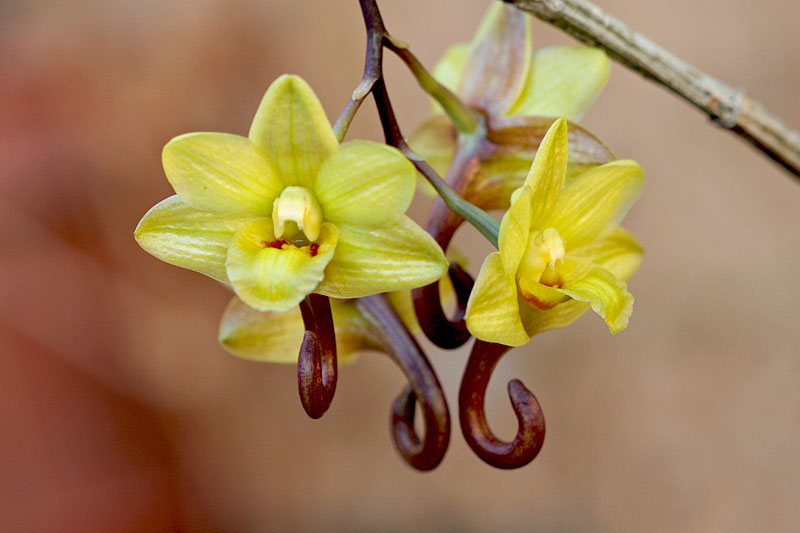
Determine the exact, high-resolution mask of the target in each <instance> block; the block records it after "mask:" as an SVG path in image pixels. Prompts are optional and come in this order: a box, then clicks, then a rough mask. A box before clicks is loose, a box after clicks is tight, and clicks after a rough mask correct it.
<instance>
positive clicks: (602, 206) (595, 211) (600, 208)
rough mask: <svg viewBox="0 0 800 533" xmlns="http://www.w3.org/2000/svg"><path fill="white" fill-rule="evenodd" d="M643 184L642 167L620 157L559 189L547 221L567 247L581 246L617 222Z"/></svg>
mask: <svg viewBox="0 0 800 533" xmlns="http://www.w3.org/2000/svg"><path fill="white" fill-rule="evenodd" d="M643 184H644V173H643V172H642V167H640V166H639V164H638V163H636V162H635V161H631V160H619V161H613V162H611V163H607V164H605V165H602V166H599V167H596V168H593V169H592V170H589V171H587V172H584V173H583V174H581V175H580V176H578V177H576V178H575V179H574V180H572V181H571V182H570V183H569V184H567V185H566V186H565V187H564V189H562V191H561V193H560V194H559V196H558V200H557V204H558V205H557V207H556V211H555V212H554V213H553V214H552V217H551V218H550V219H549V221H548V222H547V223H546V225H551V226H553V227H555V228H556V229H557V230H558V232H559V234H561V237H562V238H563V239H564V242H565V243H566V245H567V248H568V251H570V250H572V249H574V248H579V247H581V246H584V245H585V244H587V243H590V242H591V241H593V240H594V239H595V238H597V236H598V235H600V234H601V233H603V232H605V231H607V230H608V229H610V228H613V227H614V226H616V225H618V224H619V222H620V221H621V220H622V218H623V217H624V216H625V214H626V213H627V212H628V210H629V209H630V207H631V205H633V202H634V201H636V199H637V198H638V197H639V193H640V192H641V190H642V185H643Z"/></svg>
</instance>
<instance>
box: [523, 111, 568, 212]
mask: <svg viewBox="0 0 800 533" xmlns="http://www.w3.org/2000/svg"><path fill="white" fill-rule="evenodd" d="M566 175H567V121H566V120H565V119H563V118H560V119H558V120H556V121H555V122H553V125H552V126H550V129H548V130H547V134H546V135H545V136H544V139H542V144H541V145H539V150H538V151H537V152H536V158H535V159H534V160H533V165H531V171H530V173H529V174H528V177H527V178H525V184H526V185H528V186H530V188H531V203H532V212H531V226H532V227H534V228H542V227H543V226H542V225H541V223H542V221H543V220H545V219H546V218H547V217H548V215H549V214H550V213H552V212H553V210H554V209H555V208H556V197H557V196H558V194H559V192H560V191H561V189H562V187H563V186H564V178H565V177H566Z"/></svg>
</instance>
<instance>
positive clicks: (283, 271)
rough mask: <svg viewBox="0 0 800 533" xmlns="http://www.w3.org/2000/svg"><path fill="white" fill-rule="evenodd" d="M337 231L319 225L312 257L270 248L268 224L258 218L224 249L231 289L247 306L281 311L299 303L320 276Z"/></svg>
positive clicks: (306, 249)
mask: <svg viewBox="0 0 800 533" xmlns="http://www.w3.org/2000/svg"><path fill="white" fill-rule="evenodd" d="M337 236H338V231H337V230H336V227H335V226H334V225H333V224H329V223H325V224H323V225H322V229H321V231H320V235H319V238H318V239H317V244H319V248H318V250H317V252H316V255H314V256H312V252H311V251H310V248H309V247H307V246H306V247H303V248H296V247H294V246H290V245H284V247H283V249H279V248H274V247H272V246H271V245H270V244H269V243H270V242H272V241H274V240H275V234H274V232H273V228H272V221H271V220H269V219H265V218H260V219H258V220H256V221H254V222H252V223H250V224H248V225H247V226H245V227H244V228H242V229H241V230H240V231H239V232H238V233H237V234H236V235H235V236H234V237H233V240H232V241H231V245H230V247H229V248H228V259H227V262H226V268H227V272H228V279H230V282H231V285H233V290H234V291H235V292H236V294H237V295H238V296H239V298H241V299H242V300H244V302H245V303H246V304H248V305H250V306H251V307H255V308H256V309H259V310H261V311H283V310H286V309H289V308H290V307H292V306H295V305H297V304H299V303H300V301H301V300H302V299H303V298H305V297H306V295H308V294H310V293H312V292H313V291H314V288H315V287H316V286H317V284H319V282H320V281H321V280H322V278H323V277H324V272H325V266H326V265H327V264H328V262H329V261H330V260H331V257H333V253H334V250H335V249H336V241H337Z"/></svg>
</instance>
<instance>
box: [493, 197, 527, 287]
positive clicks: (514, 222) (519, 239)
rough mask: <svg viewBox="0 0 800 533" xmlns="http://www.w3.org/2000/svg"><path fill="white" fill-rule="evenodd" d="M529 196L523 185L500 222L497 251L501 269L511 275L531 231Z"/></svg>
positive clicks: (517, 264) (515, 270)
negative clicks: (501, 264)
mask: <svg viewBox="0 0 800 533" xmlns="http://www.w3.org/2000/svg"><path fill="white" fill-rule="evenodd" d="M531 196H532V195H531V188H530V187H528V186H527V185H524V186H523V187H522V188H521V189H520V191H519V196H517V197H516V198H515V199H514V202H513V203H512V204H511V207H510V208H509V209H508V211H506V213H505V215H503V220H502V221H501V222H500V233H499V236H498V249H499V250H500V256H501V257H502V258H503V269H504V271H505V272H508V273H509V274H511V275H514V274H515V273H516V272H517V267H519V262H520V261H521V260H522V256H523V255H525V249H526V248H527V246H528V236H529V235H530V230H531V212H532V207H531Z"/></svg>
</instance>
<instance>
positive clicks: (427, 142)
mask: <svg viewBox="0 0 800 533" xmlns="http://www.w3.org/2000/svg"><path fill="white" fill-rule="evenodd" d="M531 43H532V32H531V25H530V16H529V15H528V14H526V13H524V12H522V11H520V10H519V9H517V8H515V7H514V6H511V5H508V4H504V3H502V2H494V3H493V4H492V5H491V6H490V7H489V9H488V11H487V13H486V15H485V16H484V18H483V21H482V22H481V25H480V27H479V28H478V30H477V32H476V34H475V37H474V38H473V40H472V42H471V43H469V44H466V43H464V44H456V45H454V46H452V47H450V48H449V49H448V50H447V51H446V52H445V54H444V56H443V57H442V59H441V60H440V62H439V63H438V64H437V66H436V68H435V69H434V77H435V78H436V79H437V80H439V82H441V83H442V84H443V85H445V86H446V87H447V88H449V89H450V90H451V91H453V92H454V93H455V94H456V95H458V96H459V97H460V98H461V99H462V101H463V102H464V103H466V104H467V105H469V106H470V107H473V108H475V109H478V110H479V111H480V112H481V113H482V114H483V116H484V117H485V118H486V125H487V128H488V131H487V137H488V141H489V142H488V143H487V145H486V146H485V148H484V149H483V150H482V152H481V154H480V159H481V165H480V167H479V168H478V169H477V171H476V176H475V177H474V178H473V179H472V181H471V183H470V184H469V186H468V187H467V188H466V190H464V191H462V192H463V196H464V197H465V198H466V199H467V200H470V201H472V202H473V203H475V204H476V205H478V206H479V207H482V208H484V209H506V208H507V207H508V203H509V197H510V195H511V193H512V192H513V191H514V190H516V189H517V188H519V187H520V185H522V182H523V181H524V180H525V176H526V175H527V173H528V170H529V169H530V166H531V162H532V161H533V158H534V156H535V154H536V150H537V148H538V146H539V143H540V142H541V140H542V138H543V137H544V134H545V133H546V131H547V129H548V128H549V127H550V125H551V124H552V123H553V121H554V120H555V118H556V117H566V118H567V119H568V120H570V121H578V120H580V118H581V117H582V116H583V114H584V112H585V111H586V110H587V109H588V108H589V106H590V105H591V104H592V102H594V100H595V99H596V97H597V96H598V94H599V93H600V91H601V89H602V88H603V86H604V85H605V83H606V81H607V80H608V71H609V61H608V57H607V56H606V54H605V52H604V51H603V50H601V49H598V48H590V47H585V46H553V47H549V48H545V49H542V50H539V51H538V52H536V53H533V50H532V45H531ZM434 108H435V109H436V110H437V111H441V108H440V107H439V106H438V105H436V104H435V105H434ZM457 139H458V135H457V133H456V131H455V128H454V127H453V125H452V124H451V122H450V120H449V119H448V118H447V117H446V116H444V115H442V114H437V115H434V116H433V117H431V118H429V119H427V120H426V121H424V122H423V123H422V124H421V125H420V126H419V127H418V128H417V129H416V130H415V131H414V132H413V133H412V134H411V136H410V137H409V144H410V145H411V147H412V148H413V149H414V150H415V151H416V152H417V153H419V154H420V155H421V156H422V157H424V158H425V159H426V160H427V161H428V162H429V163H430V164H431V165H432V166H433V167H434V169H436V170H437V172H439V173H440V174H442V175H444V174H445V173H446V171H447V168H448V167H449V165H450V162H451V161H452V159H453V154H454V150H455V146H456V143H457ZM569 143H570V159H569V166H568V170H567V172H568V175H570V176H572V175H576V174H579V173H581V172H583V171H585V170H588V169H589V168H592V167H593V166H597V165H599V164H603V163H607V162H608V161H611V160H612V159H614V156H613V153H612V152H611V150H610V149H609V148H608V147H607V146H605V145H604V144H603V143H602V142H601V141H600V140H599V139H597V138H596V137H595V136H594V135H592V134H591V133H590V132H588V131H586V130H585V129H583V128H581V127H580V126H578V125H576V124H571V125H570V139H569Z"/></svg>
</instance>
